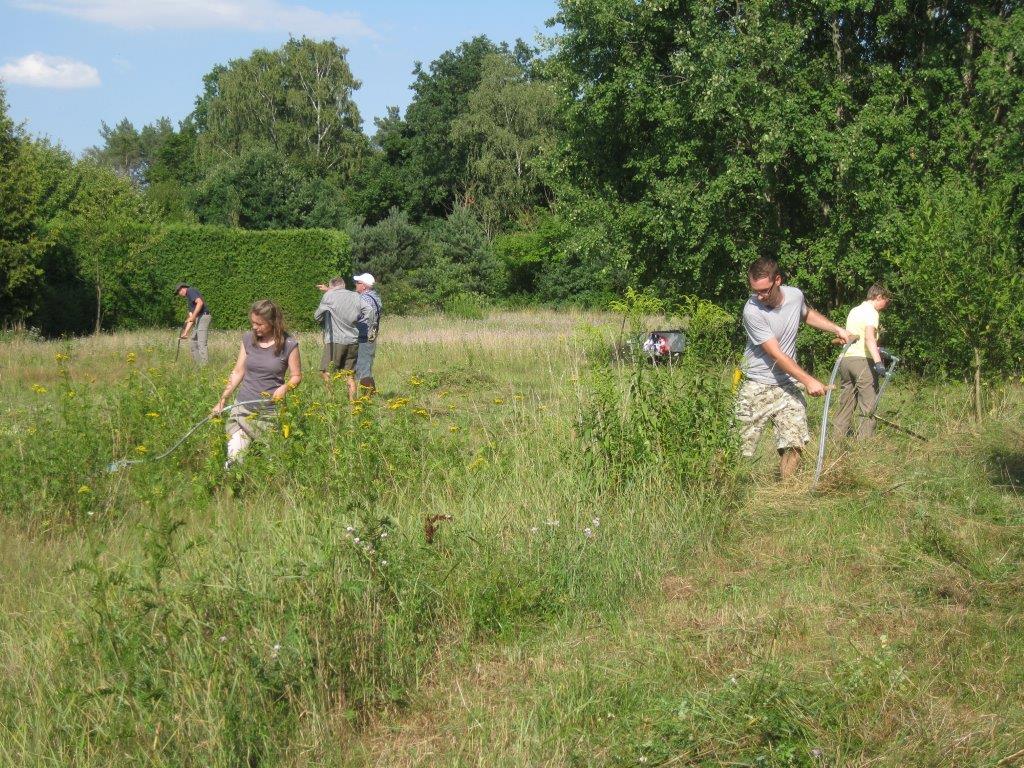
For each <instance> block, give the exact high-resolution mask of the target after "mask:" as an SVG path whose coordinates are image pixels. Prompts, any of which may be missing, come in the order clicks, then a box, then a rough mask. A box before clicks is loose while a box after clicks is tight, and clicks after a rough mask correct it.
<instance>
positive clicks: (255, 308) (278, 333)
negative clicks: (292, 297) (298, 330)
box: [249, 299, 288, 355]
mask: <svg viewBox="0 0 1024 768" xmlns="http://www.w3.org/2000/svg"><path fill="white" fill-rule="evenodd" d="M249 314H250V315H256V316H257V317H258V318H259V319H260V320H262V321H263V322H265V323H267V324H268V325H269V326H270V335H271V336H272V337H273V339H274V354H275V355H280V354H281V350H283V349H284V340H285V339H287V338H288V331H286V330H285V329H284V315H282V314H281V308H280V307H279V306H277V304H275V303H274V302H272V301H271V300H270V299H260V300H259V301H257V302H255V303H254V304H253V305H252V306H251V307H249Z"/></svg>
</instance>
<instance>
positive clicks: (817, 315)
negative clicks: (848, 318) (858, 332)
mask: <svg viewBox="0 0 1024 768" xmlns="http://www.w3.org/2000/svg"><path fill="white" fill-rule="evenodd" d="M804 322H805V323H807V324H808V325H809V326H811V328H817V329H818V330H819V331H825V332H826V333H834V334H835V335H836V336H838V337H839V338H840V339H842V340H843V343H844V344H848V343H849V342H850V341H851V340H852V339H853V334H852V333H850V332H849V331H848V330H846V329H845V328H843V327H842V326H841V325H836V324H835V323H833V322H832V321H831V320H829V319H828V318H827V317H825V316H824V315H823V314H821V312H819V311H818V310H816V309H814V308H813V307H807V314H806V315H804Z"/></svg>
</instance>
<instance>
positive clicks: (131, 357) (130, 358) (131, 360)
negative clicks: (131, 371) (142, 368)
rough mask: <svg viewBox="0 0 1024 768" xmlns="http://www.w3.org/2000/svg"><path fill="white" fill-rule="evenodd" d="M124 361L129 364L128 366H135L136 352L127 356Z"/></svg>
mask: <svg viewBox="0 0 1024 768" xmlns="http://www.w3.org/2000/svg"><path fill="white" fill-rule="evenodd" d="M124 359H125V361H126V362H127V363H128V365H133V364H134V363H135V359H136V358H135V353H134V352H129V353H128V354H127V355H125V358H124Z"/></svg>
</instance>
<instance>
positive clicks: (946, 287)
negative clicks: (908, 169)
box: [883, 180, 1024, 372]
mask: <svg viewBox="0 0 1024 768" xmlns="http://www.w3.org/2000/svg"><path fill="white" fill-rule="evenodd" d="M1015 200H1016V196H1015V195H1007V194H1006V192H1005V191H1004V190H1003V189H999V188H995V189H991V190H989V191H988V192H983V191H982V190H979V189H978V188H976V187H975V186H974V185H972V184H970V183H965V182H962V181H959V180H950V181H947V182H946V183H944V184H941V185H937V186H934V187H931V188H927V189H925V190H924V191H923V193H922V199H921V204H920V207H919V208H918V209H917V211H915V213H914V215H913V217H912V218H911V219H910V221H909V231H908V237H907V246H906V248H905V249H904V250H903V251H901V252H899V253H897V254H893V255H891V257H890V258H891V260H892V262H893V265H894V268H895V272H894V280H893V290H894V294H895V297H896V298H895V304H894V309H893V311H892V312H891V314H892V315H894V317H893V322H892V324H893V326H894V334H893V336H894V339H896V340H897V342H898V344H899V349H901V350H903V351H904V352H905V353H906V354H907V355H909V356H912V357H913V359H914V361H915V363H917V364H918V365H922V366H927V367H929V368H931V369H932V370H935V371H941V372H954V371H965V370H967V369H968V368H970V367H972V366H973V365H974V362H975V361H974V352H975V350H977V352H978V355H979V362H980V363H981V364H982V365H984V366H985V367H986V368H989V369H994V370H1004V371H1005V370H1019V369H1020V367H1021V365H1022V364H1024V349H1022V348H1021V344H1020V339H1021V337H1022V334H1024V303H1022V302H1021V293H1022V291H1024V279H1022V276H1021V274H1022V268H1024V259H1022V257H1021V253H1020V251H1019V250H1018V246H1017V245H1016V243H1015V237H1014V235H1015V233H1014V231H1013V230H1012V228H1011V227H1010V226H1009V221H1010V220H1011V219H1012V216H1013V212H1012V209H1013V206H1014V205H1015V202H1014V201H1015ZM904 306H906V307H907V308H911V307H912V308H913V314H912V315H911V314H910V313H908V312H907V310H905V309H904V308H903V307H904ZM889 314H890V312H887V313H886V318H887V317H888V315H889ZM883 322H885V321H884V320H883Z"/></svg>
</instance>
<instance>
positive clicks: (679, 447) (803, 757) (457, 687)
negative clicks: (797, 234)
mask: <svg viewBox="0 0 1024 768" xmlns="http://www.w3.org/2000/svg"><path fill="white" fill-rule="evenodd" d="M603 322H604V319H603V318H600V317H596V316H589V317H583V316H567V315H558V314H553V313H523V314H515V315H494V316H491V317H489V318H487V319H484V320H478V321H468V320H457V321H449V320H442V319H439V318H418V319H394V320H393V321H392V322H391V323H390V324H389V325H388V328H387V334H386V336H385V337H384V342H383V344H382V347H381V353H380V355H379V357H378V361H379V362H378V365H379V377H378V381H379V384H380V386H381V390H382V391H381V394H380V396H379V397H378V398H376V399H375V400H374V401H372V402H367V403H361V404H360V405H359V406H358V407H357V409H355V411H356V412H353V409H350V408H349V407H348V406H347V405H346V404H345V403H344V402H343V400H342V399H341V392H340V388H336V390H337V391H334V390H325V389H324V388H323V385H322V384H321V383H320V382H319V381H318V380H317V378H316V376H315V372H314V370H313V368H314V367H315V364H316V362H317V358H318V348H317V342H316V340H315V338H313V337H308V338H307V337H304V338H303V339H302V346H303V349H304V362H305V365H306V369H307V379H306V381H304V383H303V385H302V386H301V387H300V389H299V390H297V391H296V392H295V393H294V397H293V398H292V399H291V400H290V402H289V404H288V406H287V409H286V411H285V414H284V415H283V417H282V421H281V426H282V427H283V426H284V425H285V424H287V425H288V426H289V430H288V435H287V436H285V435H284V434H283V432H284V430H283V429H280V430H278V431H277V432H275V433H274V434H273V435H271V436H270V437H269V438H268V439H267V440H266V441H265V443H264V444H263V445H262V446H261V447H260V448H259V449H257V450H254V451H253V453H252V455H251V456H250V457H248V458H247V459H246V462H245V464H243V466H242V467H241V468H239V469H236V470H232V471H231V472H229V473H227V474H225V473H224V472H223V470H222V468H221V466H220V465H221V461H222V453H223V436H222V433H221V432H220V431H219V427H210V428H208V429H206V430H205V431H203V432H201V433H200V434H198V435H197V436H196V437H195V438H194V440H193V441H191V442H190V443H189V444H188V446H187V447H186V448H185V449H183V450H182V451H181V452H180V453H178V454H175V455H174V456H172V457H170V458H168V459H167V460H166V461H164V462H161V463H158V464H151V465H146V464H143V465H140V466H137V467H134V468H132V469H129V470H125V471H123V472H120V473H115V474H109V473H106V472H105V467H106V465H107V464H108V463H109V462H110V461H111V460H113V459H116V458H120V457H122V456H131V457H143V456H145V455H152V454H153V453H154V452H158V451H159V449H160V448H161V447H162V446H165V445H168V444H169V443H170V442H172V440H173V439H174V438H175V437H176V436H177V435H178V434H180V433H182V432H183V431H184V430H185V429H186V428H187V427H188V426H189V425H190V424H191V423H193V422H194V421H196V420H197V419H198V418H200V417H201V416H202V415H203V414H205V412H206V410H208V408H209V405H210V404H211V402H212V400H214V399H215V398H216V396H217V393H218V391H219V382H220V380H221V378H222V377H223V376H225V375H226V373H227V371H228V369H229V368H230V365H231V362H232V360H233V356H234V353H235V349H236V347H237V343H238V336H237V334H233V333H227V332H225V333H219V334H216V335H215V336H214V340H213V344H212V363H211V366H210V367H209V368H207V369H205V370H202V371H197V370H195V369H194V368H192V366H191V364H190V363H189V362H188V361H186V360H185V359H184V357H185V355H186V352H184V351H183V353H182V356H183V359H182V360H181V361H179V363H178V364H177V365H175V364H173V352H174V348H173V336H172V335H171V334H170V333H163V334H158V333H155V332H147V333H140V334H121V335H117V336H108V337H102V338H99V339H82V340H76V341H74V342H72V343H68V344H65V343H59V342H54V343H39V342H31V341H22V340H13V341H7V342H5V343H4V344H3V345H2V346H0V359H3V361H4V375H3V378H2V379H0V394H2V395H3V396H4V402H5V403H6V406H5V413H4V418H3V430H4V440H3V443H2V445H3V448H2V450H0V455H2V457H3V460H4V463H5V465H6V467H7V468H8V472H7V478H6V479H5V481H4V485H3V490H2V500H3V503H4V509H5V514H4V515H3V519H2V522H0V527H2V535H0V541H2V545H0V546H2V557H0V563H2V565H0V568H2V571H0V600H2V605H3V611H2V614H0V636H2V637H3V644H2V649H0V763H2V764H10V765H82V766H85V765H104V766H106V765H135V764H146V765H166V766H180V765H196V766H199V765H204V766H205V765H216V766H235V765H262V766H269V765H287V766H313V765H318V766H319V765H338V766H358V765H393V766H413V765H423V766H427V765H446V766H447V765H450V766H461V765H489V766H490V765H509V766H513V765H515V766H521V765H552V766H575V765H580V766H584V765H586V766H589V765H608V766H613V765H708V766H710V765H723V764H735V765H894V766H895V765H936V766H939V765H991V766H995V765H1011V764H1016V763H1014V762H1013V761H1014V760H1018V761H1019V759H1018V757H1019V756H1018V757H1013V755H1014V754H1015V753H1016V752H1018V751H1019V750H1021V749H1024V738H1022V734H1024V716H1022V715H1021V711H1022V709H1021V703H1022V685H1024V662H1022V661H1021V659H1022V658H1024V656H1022V653H1021V652H1022V650H1024V648H1022V645H1024V640H1022V638H1024V635H1022V633H1021V628H1020V615H1021V608H1022V602H1024V600H1022V597H1021V594H1022V590H1021V587H1022V571H1021V562H1022V559H1024V536H1022V532H1024V528H1022V526H1021V524H1022V512H1024V509H1022V505H1021V497H1020V493H1021V487H1020V472H1019V468H1020V466H1022V465H1024V461H1022V460H1021V456H1024V433H1022V431H1021V427H1020V424H1021V417H1022V415H1024V399H1022V396H1021V391H1020V389H1019V387H1013V386H1005V387H1000V388H998V389H996V390H994V391H993V392H991V393H990V399H989V402H990V405H991V412H990V414H989V419H988V422H987V423H986V424H984V425H982V426H981V427H980V428H976V427H975V425H974V424H973V423H972V422H971V421H970V420H969V405H968V403H969V401H968V399H967V392H966V390H965V389H963V388H962V387H960V386H958V385H955V384H944V385H930V384H927V383H925V382H919V381H914V380H909V379H908V380H900V381H899V382H898V383H897V385H896V386H894V387H893V388H892V390H891V394H890V395H887V398H891V399H889V401H888V403H887V404H886V407H885V409H884V410H885V411H886V412H887V413H888V414H889V415H890V416H891V417H892V418H893V419H894V420H895V421H897V422H899V423H903V424H905V425H906V426H908V427H912V428H913V429H915V430H917V431H921V432H923V433H925V434H927V435H929V436H930V437H931V438H932V439H931V440H930V441H929V442H927V443H921V442H919V441H915V440H913V439H911V438H908V437H906V436H904V435H901V434H899V433H895V432H892V431H885V430H884V428H880V434H879V435H878V437H877V438H876V439H875V440H873V441H871V442H870V443H865V444H853V445H848V446H835V447H833V448H832V449H831V450H830V451H829V454H828V462H827V472H826V474H825V476H824V477H823V480H822V483H821V485H820V486H819V488H818V489H817V490H816V491H814V492H812V491H811V490H810V487H809V485H810V469H811V468H809V467H805V472H803V473H802V474H801V475H800V477H798V478H797V480H795V481H793V482H791V483H789V484H786V485H779V484H777V483H776V482H775V481H774V478H773V472H774V460H773V457H772V454H771V452H770V450H768V449H767V447H765V450H764V451H763V452H762V455H761V457H760V458H759V459H758V461H756V462H755V463H754V464H753V465H742V464H739V463H737V462H736V461H735V459H734V453H733V452H732V449H731V447H730V437H729V435H728V434H727V430H725V428H724V427H723V424H724V422H723V421H722V419H721V416H722V414H723V413H724V412H726V411H727V407H728V406H727V402H726V399H727V398H723V396H722V394H721V393H723V392H726V393H727V384H723V383H722V382H724V381H725V379H727V374H728V372H727V371H725V372H719V374H722V375H719V374H716V373H715V370H714V369H713V368H710V369H709V368H701V367H699V366H698V367H685V366H684V368H683V369H682V370H679V371H676V372H674V373H670V374H667V375H666V374H662V373H652V372H647V371H644V372H641V373H640V374H638V375H633V374H630V373H629V372H628V371H627V372H624V373H623V372H620V373H614V372H609V371H608V370H607V369H606V368H605V367H604V366H603V361H601V360H598V359H597V358H596V357H595V356H594V355H593V354H592V346H588V344H590V343H591V342H586V341H584V342H581V339H586V338H587V337H588V334H584V333H581V332H580V330H579V329H580V326H581V325H588V326H595V325H596V326H599V327H600V326H602V324H603ZM615 331H617V327H616V326H614V325H613V324H610V325H609V326H608V333H610V334H614V332H615ZM58 355H62V356H63V355H66V356H67V357H68V359H67V360H57V359H55V358H56V356H58ZM720 379H721V381H720ZM693 382H699V386H697V385H695V384H694V383H693ZM33 385H34V386H33ZM723 387H725V389H723ZM43 388H45V390H46V391H45V392H41V391H40V390H41V389H43ZM71 392H73V393H74V394H73V395H69V393H71ZM716 393H719V394H716ZM150 414H157V415H155V416H153V415H150ZM681 433H682V436H680V434H681ZM139 446H142V447H143V448H144V449H145V450H146V451H147V453H146V454H143V453H141V452H140V451H139V450H138V448H139ZM83 489H85V490H83ZM431 518H434V519H435V522H434V523H433V526H434V527H435V528H436V531H435V532H434V534H433V542H432V543H429V544H428V543H427V541H426V536H425V531H424V525H425V521H427V520H429V519H431ZM447 518H450V519H447ZM356 539H358V541H356ZM367 542H369V546H367Z"/></svg>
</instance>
